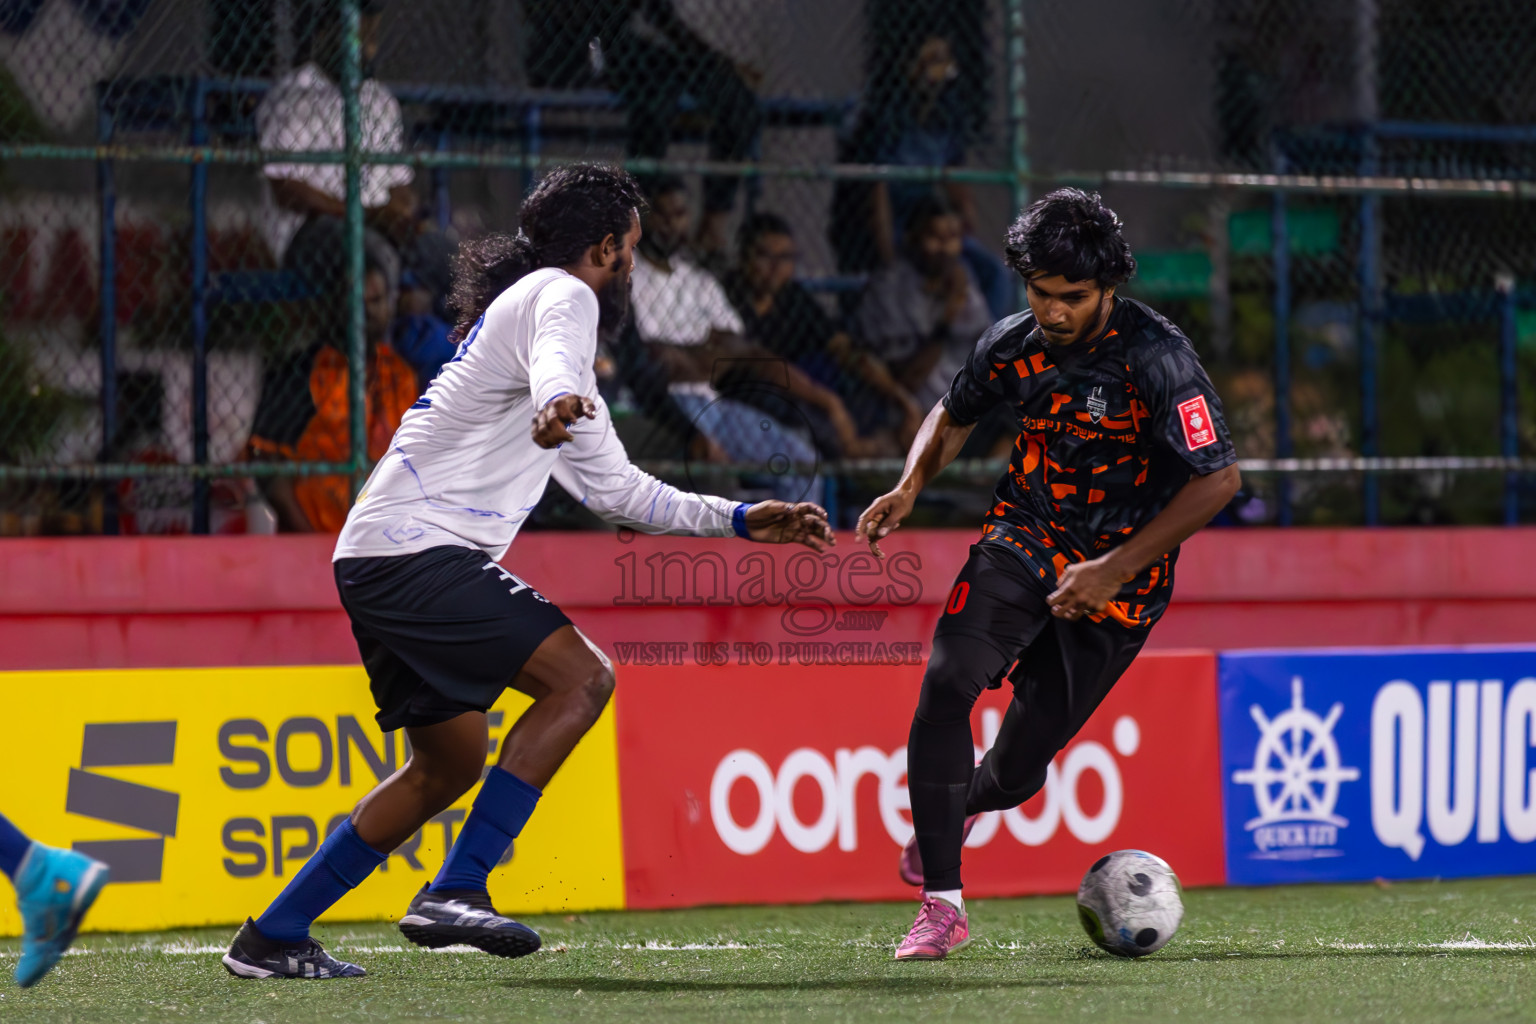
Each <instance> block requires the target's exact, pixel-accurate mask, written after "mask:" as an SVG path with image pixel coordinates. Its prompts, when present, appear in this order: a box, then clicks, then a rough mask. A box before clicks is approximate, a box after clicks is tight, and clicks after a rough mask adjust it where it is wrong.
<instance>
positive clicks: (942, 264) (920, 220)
mask: <svg viewBox="0 0 1536 1024" xmlns="http://www.w3.org/2000/svg"><path fill="white" fill-rule="evenodd" d="M963 237H964V226H963V223H962V221H961V217H960V214H959V212H958V211H957V210H956V209H955V208H954V207H953V206H951V205H949V203H948V202H947V201H945V200H944V199H942V198H940V197H939V196H927V197H924V198H923V199H921V200H919V202H918V203H917V205H916V206H915V207H914V208H913V210H912V215H911V217H910V218H909V219H908V221H907V223H906V231H905V233H904V236H903V239H902V252H903V258H902V259H900V260H897V261H896V262H895V263H894V264H892V265H891V266H889V267H886V268H884V269H883V270H880V271H877V272H876V273H875V274H873V275H872V276H871V277H870V279H869V284H868V285H867V286H866V288H865V291H864V297H863V300H862V301H861V302H860V305H859V320H858V327H859V332H858V333H859V336H860V338H861V340H862V341H863V342H864V344H866V345H868V346H869V348H870V350H871V351H872V352H874V354H875V355H876V356H878V357H880V358H881V359H882V360H884V361H885V363H886V365H887V366H889V367H890V368H891V372H892V373H893V374H894V375H895V377H896V380H897V381H898V382H899V383H900V384H901V386H902V387H904V388H906V389H907V390H908V391H910V392H911V393H912V395H913V396H914V397H915V398H916V399H917V402H918V404H919V405H920V406H921V407H922V408H923V409H924V410H928V409H932V408H933V406H934V403H936V402H937V401H938V400H939V399H940V398H942V397H943V396H944V395H945V394H946V393H947V392H948V391H949V385H950V382H951V381H953V380H954V377H955V374H956V373H957V372H959V370H960V367H961V366H962V365H963V364H964V363H965V360H966V358H967V357H968V356H969V355H970V354H971V350H972V349H973V348H975V345H976V341H977V339H979V338H980V337H981V335H982V334H983V333H984V332H985V331H986V330H987V328H988V327H990V326H992V317H991V314H990V313H989V312H988V311H987V303H986V300H985V299H983V298H982V297H981V291H980V290H979V289H978V288H977V287H976V280H975V278H973V277H972V276H971V271H970V267H969V266H967V265H966V262H965V260H964V259H962V258H961V250H962V246H963Z"/></svg>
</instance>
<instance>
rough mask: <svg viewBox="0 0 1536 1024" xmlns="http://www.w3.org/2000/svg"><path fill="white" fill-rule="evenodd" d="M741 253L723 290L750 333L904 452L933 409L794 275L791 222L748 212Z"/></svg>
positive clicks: (887, 448) (884, 445) (889, 446)
mask: <svg viewBox="0 0 1536 1024" xmlns="http://www.w3.org/2000/svg"><path fill="white" fill-rule="evenodd" d="M737 256H738V262H737V266H736V269H734V270H732V271H731V272H730V273H729V274H727V275H726V278H725V290H726V294H727V295H728V296H730V299H731V304H732V305H733V306H735V307H736V312H737V313H739V314H740V315H741V319H742V323H743V325H744V326H745V331H746V338H747V340H748V341H750V342H752V343H754V344H757V345H760V346H762V347H763V348H765V349H767V350H768V351H769V352H772V353H773V354H774V355H777V356H781V357H783V358H785V359H788V360H789V361H790V362H792V363H794V364H795V366H797V367H799V368H800V369H801V370H803V371H804V372H805V374H806V376H808V377H810V378H811V379H812V380H813V381H815V382H816V383H818V384H820V385H822V386H823V387H825V388H828V389H830V390H832V391H833V392H835V393H836V394H837V395H838V396H839V397H840V398H841V399H842V400H843V403H844V404H845V405H846V406H847V407H848V410H849V413H850V415H852V416H853V418H854V422H855V424H856V425H857V427H858V428H859V433H860V435H861V436H863V437H865V438H872V437H877V438H878V440H877V442H876V445H877V447H878V448H879V449H880V452H879V453H880V454H882V455H894V454H898V452H905V451H906V450H907V448H908V447H910V446H911V443H912V438H913V437H914V436H915V435H916V433H917V428H918V427H920V426H921V425H922V422H923V417H924V416H926V415H927V412H928V410H927V409H925V408H923V407H921V406H919V405H918V403H917V400H916V399H915V398H913V397H912V393H911V392H910V391H908V390H907V389H906V388H904V387H902V386H901V384H900V383H899V382H898V381H897V380H896V379H895V378H894V377H892V376H891V372H890V370H889V369H888V368H887V367H886V365H885V364H884V363H883V362H881V360H880V359H879V358H878V357H877V356H875V355H873V354H872V353H870V352H869V351H868V350H866V349H863V348H860V347H858V346H855V345H854V343H853V341H852V339H850V338H849V337H848V333H847V332H846V331H843V330H841V329H840V328H839V327H838V326H837V325H836V324H835V323H833V321H832V318H831V317H830V316H828V315H827V313H826V311H825V310H823V309H822V307H821V306H820V305H819V304H818V303H817V301H816V299H815V298H814V297H813V296H812V295H811V293H810V292H808V291H807V290H806V289H805V287H804V286H802V285H801V284H800V283H799V282H797V281H796V280H795V261H796V258H797V254H796V249H795V237H794V232H793V230H792V229H791V228H790V226H789V222H788V221H786V220H785V219H784V218H783V217H780V216H779V215H777V214H774V213H758V214H754V215H753V216H751V217H748V218H747V220H746V221H745V222H744V223H743V224H742V226H741V230H740V231H739V232H738V233H737ZM898 445H899V448H898Z"/></svg>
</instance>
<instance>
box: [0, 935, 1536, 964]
mask: <svg viewBox="0 0 1536 1024" xmlns="http://www.w3.org/2000/svg"><path fill="white" fill-rule="evenodd" d="M1191 941H1192V942H1194V943H1196V944H1199V945H1211V944H1214V942H1213V940H1210V939H1195V940H1191ZM1317 944H1318V945H1319V946H1321V947H1322V948H1324V949H1333V950H1338V951H1340V952H1346V953H1348V952H1357V951H1362V950H1393V949H1436V950H1446V951H1464V950H1470V951H1479V950H1492V951H1506V952H1514V951H1532V952H1536V938H1527V939H1523V940H1520V941H1515V942H1488V941H1486V940H1484V939H1479V938H1475V937H1473V936H1470V935H1469V936H1467V937H1466V938H1462V939H1451V940H1448V941H1446V942H1417V943H1414V944H1412V945H1410V946H1402V945H1396V944H1383V943H1374V942H1324V941H1322V940H1321V939H1318V940H1317ZM840 945H842V946H844V947H853V948H858V949H890V948H892V945H893V944H892V943H889V942H885V943H881V942H873V941H870V940H867V939H848V940H845V941H844V942H842V943H840ZM982 945H984V946H986V947H987V948H990V949H996V950H999V951H1006V952H1031V951H1034V950H1040V949H1046V948H1047V947H1045V946H1042V945H1041V944H1039V943H1035V942H1018V941H1012V942H997V941H994V940H990V939H987V940H983V942H982ZM228 948H229V947H227V946H225V945H222V944H221V945H212V944H197V943H191V942H165V943H154V942H145V943H136V944H134V945H129V946H115V947H108V948H96V949H93V948H91V947H90V946H74V947H72V948H71V949H69V950H68V951H66V953H65V955H66V956H89V955H96V954H104V955H131V954H138V953H152V954H153V953H158V954H162V955H165V956H207V955H210V954H213V953H223V952H225V951H226V950H227V949H228ZM333 948H334V949H336V950H338V951H341V950H345V951H346V952H347V953H365V954H370V955H378V954H383V953H478V952H479V950H477V949H475V947H473V946H462V945H456V946H445V947H443V948H441V949H422V948H418V947H414V946H401V945H381V944H374V943H353V942H348V941H345V940H343V941H341V942H338V943H336V945H335V946H334V947H333ZM782 948H783V945H782V944H780V943H744V942H736V941H734V940H721V941H718V942H662V941H660V940H657V939H650V940H647V941H646V942H610V941H597V942H564V943H558V944H556V945H553V946H546V947H545V948H544V950H542V951H541V952H551V953H556V952H559V953H563V952H567V951H570V950H588V949H591V950H609V949H611V950H622V951H627V952H636V953H711V952H715V951H716V950H769V949H782ZM17 955H19V954H17V953H7V952H0V960H6V959H11V958H14V957H16V956H17ZM1232 955H1241V951H1239V952H1238V953H1234V954H1232Z"/></svg>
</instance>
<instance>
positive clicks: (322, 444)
mask: <svg viewBox="0 0 1536 1024" xmlns="http://www.w3.org/2000/svg"><path fill="white" fill-rule="evenodd" d="M392 300H393V296H392V295H391V289H390V286H389V280H388V278H387V277H386V276H385V273H384V269H383V268H382V267H379V266H377V265H376V264H372V263H370V264H369V266H368V268H367V270H366V272H365V275H364V278H363V302H364V309H365V314H366V315H365V326H366V331H365V333H366V338H367V343H368V379H367V403H368V404H367V425H368V458H369V460H370V462H372V461H377V460H378V459H380V458H382V457H383V456H384V453H385V452H386V451H388V450H389V440H390V438H391V437H393V436H394V433H395V430H396V429H397V428H398V427H399V426H400V418H401V417H402V416H404V415H405V411H406V410H407V409H409V408H410V407H411V403H413V402H415V401H416V398H417V382H416V372H415V371H414V370H413V369H412V368H411V367H410V365H409V364H408V363H407V362H406V361H405V360H404V359H402V358H401V357H400V356H399V355H398V354H396V352H395V351H394V349H392V348H390V347H389V343H388V340H387V339H388V337H389V325H390V321H391V320H392V318H393V314H394V302H393V301H392ZM349 380H350V374H349V373H348V371H347V355H346V353H345V352H343V351H342V350H341V349H340V348H338V347H337V346H335V345H333V344H331V343H329V342H324V341H323V342H318V343H316V344H314V345H311V346H310V347H309V348H307V349H305V350H304V351H302V352H298V353H295V354H294V355H292V356H289V357H287V358H285V359H282V360H280V361H279V362H277V363H276V364H274V365H273V366H271V367H270V368H269V369H268V370H267V372H266V374H265V376H264V377H263V379H262V383H261V401H260V402H259V403H258V405H257V407H256V422H255V424H254V425H253V426H252V428H251V440H250V455H251V458H252V459H253V460H268V461H271V460H285V461H290V462H345V461H346V460H347V457H348V455H349V454H350V452H351V443H350V436H351V435H350V429H349V423H350V418H351V410H350V403H349V395H350V388H349ZM262 486H263V490H264V492H265V494H266V496H267V500H268V501H270V502H271V503H272V507H273V509H275V510H276V512H277V522H278V528H279V529H281V530H283V531H284V532H288V533H339V532H340V531H341V526H342V524H343V523H344V522H346V519H347V510H348V509H349V508H351V506H352V493H351V489H350V487H349V486H348V481H347V478H346V477H345V476H274V477H267V478H265V479H264V481H263V485H262Z"/></svg>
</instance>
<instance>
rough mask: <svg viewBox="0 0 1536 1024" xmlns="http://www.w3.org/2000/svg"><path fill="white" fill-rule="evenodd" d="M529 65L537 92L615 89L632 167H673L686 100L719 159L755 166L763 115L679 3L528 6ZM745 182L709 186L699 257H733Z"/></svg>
mask: <svg viewBox="0 0 1536 1024" xmlns="http://www.w3.org/2000/svg"><path fill="white" fill-rule="evenodd" d="M523 8H524V13H525V21H524V24H525V26H526V32H525V34H524V40H525V48H524V55H525V62H526V64H527V68H528V81H529V84H530V85H533V86H534V87H536V88H559V89H564V88H572V87H576V86H582V85H588V86H590V85H594V84H606V85H607V86H608V87H610V88H612V89H613V90H614V91H615V92H617V93H618V94H619V98H620V99H621V100H622V101H623V103H624V108H625V110H626V111H627V114H628V118H629V138H628V152H629V155H630V156H632V157H651V158H656V159H661V158H664V157H665V156H666V155H667V148H668V146H669V145H670V144H671V141H672V130H673V124H674V122H675V121H676V120H677V112H678V104H679V101H680V100H681V99H682V97H683V95H684V94H685V93H686V94H687V95H688V96H689V97H690V98H691V99H692V100H693V101H694V103H695V104H696V105H697V108H698V110H699V111H700V113H702V114H703V115H704V116H705V117H706V118H707V119H708V128H707V135H708V140H709V158H710V159H711V160H721V161H740V160H747V159H750V158H751V156H752V152H753V149H754V147H755V144H756V141H757V136H758V132H759V130H760V129H761V127H762V114H761V112H760V111H759V109H758V104H757V97H756V95H754V94H753V92H752V90H751V88H750V87H749V86H748V85H747V83H746V80H745V79H744V77H743V75H742V72H741V70H740V69H738V68H737V67H736V66H735V65H734V64H733V63H732V61H731V60H730V59H729V58H728V57H726V56H724V55H723V54H721V53H720V52H719V51H718V50H716V49H714V48H713V47H711V46H710V45H709V44H708V43H706V42H705V41H704V40H703V39H702V38H701V37H700V36H699V34H698V33H697V32H696V31H694V29H693V28H692V27H690V26H689V25H688V23H687V22H685V21H684V20H683V19H682V18H681V17H680V16H679V15H678V13H677V11H676V10H675V9H674V7H673V5H672V2H671V0H524V4H523ZM737 185H738V179H736V178H734V177H706V178H705V179H704V216H703V217H702V218H700V221H699V225H698V228H699V230H698V233H697V235H696V236H695V238H694V247H695V248H696V249H697V250H698V251H699V252H700V253H702V254H704V255H706V256H709V257H713V256H715V255H723V254H724V252H725V249H726V232H725V224H726V221H727V220H728V219H729V218H730V215H731V209H732V208H733V207H734V206H735V203H736V192H737Z"/></svg>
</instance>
